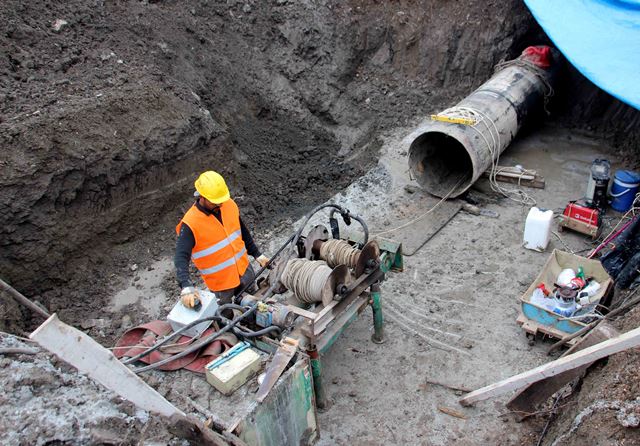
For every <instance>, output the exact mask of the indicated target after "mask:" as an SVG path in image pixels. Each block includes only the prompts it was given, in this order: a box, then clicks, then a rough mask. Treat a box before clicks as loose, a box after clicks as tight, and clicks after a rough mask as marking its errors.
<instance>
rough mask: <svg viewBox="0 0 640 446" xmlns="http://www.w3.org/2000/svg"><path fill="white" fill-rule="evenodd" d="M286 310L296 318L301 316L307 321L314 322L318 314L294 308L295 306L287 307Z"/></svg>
mask: <svg viewBox="0 0 640 446" xmlns="http://www.w3.org/2000/svg"><path fill="white" fill-rule="evenodd" d="M287 309H288V310H289V311H291V312H292V313H295V314H297V315H298V316H302V317H304V318H306V319H309V320H314V319H315V318H316V316H318V313H314V312H313V311H309V310H305V309H304V308H300V307H296V306H295V305H287Z"/></svg>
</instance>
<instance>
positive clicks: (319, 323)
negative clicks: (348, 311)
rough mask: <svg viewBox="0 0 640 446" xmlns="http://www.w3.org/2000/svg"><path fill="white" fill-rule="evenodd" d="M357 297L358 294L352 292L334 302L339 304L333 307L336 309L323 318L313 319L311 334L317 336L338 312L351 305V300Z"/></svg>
mask: <svg viewBox="0 0 640 446" xmlns="http://www.w3.org/2000/svg"><path fill="white" fill-rule="evenodd" d="M357 297H358V296H357V295H356V294H353V295H351V296H348V297H347V298H345V299H342V300H341V301H340V302H336V304H338V303H339V304H340V307H339V308H335V310H336V311H334V312H332V313H331V314H329V315H326V316H325V317H323V318H318V319H316V320H315V321H313V334H314V335H316V336H318V335H319V334H320V333H322V332H323V331H324V330H325V328H327V325H329V324H330V323H331V322H332V321H333V320H334V318H335V317H336V316H337V315H339V314H340V312H342V311H344V309H345V308H347V307H349V305H351V302H353V301H354V300H355V299H356V298H357ZM334 306H335V305H334ZM332 308H333V307H332Z"/></svg>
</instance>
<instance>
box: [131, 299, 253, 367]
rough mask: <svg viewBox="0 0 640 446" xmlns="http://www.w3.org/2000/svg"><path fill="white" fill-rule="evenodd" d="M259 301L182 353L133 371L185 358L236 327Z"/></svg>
mask: <svg viewBox="0 0 640 446" xmlns="http://www.w3.org/2000/svg"><path fill="white" fill-rule="evenodd" d="M257 305H258V304H257V303H256V304H254V305H252V306H251V307H250V308H249V309H248V310H247V311H245V312H244V313H243V314H241V315H240V316H238V317H236V318H235V319H234V320H233V321H232V322H231V323H230V324H228V325H225V326H224V327H223V328H222V329H220V330H219V331H217V332H215V333H212V334H210V335H208V336H206V337H204V338H202V339H200V340H198V341H196V342H195V343H193V345H191V346H190V347H188V348H186V349H184V350H183V351H181V352H180V353H176V354H175V355H173V356H170V357H168V358H165V359H162V360H160V361H158V362H154V363H152V364H149V365H147V366H144V367H139V368H137V369H133V372H135V373H141V372H146V371H148V370H153V369H156V368H158V367H160V366H163V365H165V364H168V363H170V362H172V361H175V360H176V359H180V358H183V357H185V356H187V355H188V354H190V353H193V352H195V351H197V350H199V349H200V348H202V347H204V346H205V345H208V344H210V343H211V342H213V341H215V340H216V339H217V338H218V337H220V336H221V335H222V334H224V333H226V332H228V331H229V330H231V329H232V328H233V327H235V325H236V324H238V323H239V322H240V321H241V320H243V319H245V318H246V317H247V316H249V315H251V314H253V313H254V312H255V311H256V308H257Z"/></svg>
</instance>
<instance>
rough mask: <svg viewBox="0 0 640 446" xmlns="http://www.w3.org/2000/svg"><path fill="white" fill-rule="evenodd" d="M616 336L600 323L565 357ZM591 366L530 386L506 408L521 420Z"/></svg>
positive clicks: (604, 323) (613, 331)
mask: <svg viewBox="0 0 640 446" xmlns="http://www.w3.org/2000/svg"><path fill="white" fill-rule="evenodd" d="M617 335H618V331H617V330H616V329H615V328H613V327H612V326H611V325H610V324H608V323H606V322H602V323H601V324H600V325H598V326H597V327H596V328H594V329H593V330H592V331H591V332H590V333H589V334H587V335H586V336H585V337H584V338H582V339H580V340H579V341H578V342H577V343H576V345H574V346H573V347H572V348H570V349H569V350H567V351H566V352H565V355H570V354H572V353H574V352H577V351H580V350H584V349H585V348H587V347H591V346H593V345H595V344H598V343H599V342H602V341H605V340H607V339H611V338H613V337H616V336H617ZM591 364H592V363H589V364H585V365H583V366H581V367H578V368H575V369H573V370H568V371H566V372H563V373H560V374H558V375H556V376H552V377H550V378H546V379H543V380H542V381H538V382H536V383H534V384H531V385H530V386H528V387H526V388H525V389H523V390H521V391H520V392H519V393H518V394H516V395H515V396H514V397H513V398H511V400H510V401H509V402H508V403H507V407H508V408H509V409H510V410H512V411H514V412H515V413H516V416H517V417H518V418H519V419H520V420H523V419H524V418H526V417H528V416H530V415H531V414H533V413H535V411H536V410H537V407H538V406H539V405H540V404H542V403H544V402H545V401H547V400H548V399H549V398H550V397H551V395H553V394H554V393H556V392H557V391H558V390H560V389H562V388H563V387H564V386H566V385H567V384H569V383H570V382H571V381H573V380H574V379H576V378H578V377H580V376H582V375H583V374H584V373H585V372H586V370H587V368H589V366H590V365H591Z"/></svg>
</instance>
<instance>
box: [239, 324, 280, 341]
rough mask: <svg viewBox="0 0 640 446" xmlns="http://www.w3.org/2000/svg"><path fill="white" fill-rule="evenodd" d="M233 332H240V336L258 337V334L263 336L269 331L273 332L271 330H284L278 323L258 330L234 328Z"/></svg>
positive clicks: (278, 331)
mask: <svg viewBox="0 0 640 446" xmlns="http://www.w3.org/2000/svg"><path fill="white" fill-rule="evenodd" d="M233 332H234V333H236V334H239V335H240V336H242V337H244V338H257V337H258V336H263V335H266V334H267V333H271V332H277V333H278V334H279V333H282V330H281V329H280V327H278V326H276V325H271V326H270V327H266V328H263V329H261V330H257V331H253V330H251V331H245V330H243V329H241V328H238V327H236V328H234V329H233Z"/></svg>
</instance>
